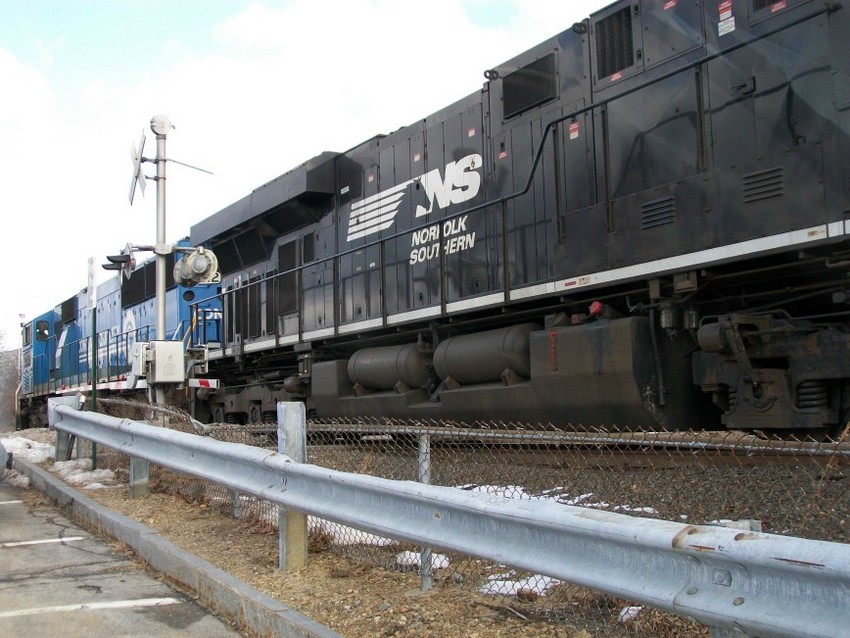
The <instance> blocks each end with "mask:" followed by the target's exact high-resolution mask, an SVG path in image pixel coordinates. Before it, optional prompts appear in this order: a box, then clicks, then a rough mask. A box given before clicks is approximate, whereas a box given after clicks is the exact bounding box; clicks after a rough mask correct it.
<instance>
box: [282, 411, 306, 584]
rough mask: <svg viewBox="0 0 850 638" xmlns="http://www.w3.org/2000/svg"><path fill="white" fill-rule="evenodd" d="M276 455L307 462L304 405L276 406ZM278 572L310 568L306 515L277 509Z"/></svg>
mask: <svg viewBox="0 0 850 638" xmlns="http://www.w3.org/2000/svg"><path fill="white" fill-rule="evenodd" d="M277 451H278V452H280V453H281V454H285V455H286V456H288V457H289V458H291V459H292V460H293V461H297V462H298V463H306V462H307V411H306V409H305V407H304V404H303V403H297V402H284V401H281V402H280V403H278V404H277ZM278 534H279V536H278V551H279V554H280V555H279V559H278V568H279V569H282V570H285V571H291V570H294V569H298V568H299V567H303V566H304V565H306V564H307V515H306V514H304V513H303V512H296V511H295V510H293V509H290V508H286V507H283V506H279V507H278Z"/></svg>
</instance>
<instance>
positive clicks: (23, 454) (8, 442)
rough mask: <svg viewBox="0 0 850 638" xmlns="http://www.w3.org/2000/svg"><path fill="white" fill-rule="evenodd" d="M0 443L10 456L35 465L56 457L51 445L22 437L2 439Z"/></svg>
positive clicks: (54, 449)
mask: <svg viewBox="0 0 850 638" xmlns="http://www.w3.org/2000/svg"><path fill="white" fill-rule="evenodd" d="M0 443H3V447H4V448H6V451H7V452H9V453H10V454H12V456H17V457H18V458H20V459H24V460H25V461H29V462H30V463H35V464H36V465H38V464H39V463H44V462H45V461H49V460H50V459H52V458H53V457H54V456H56V448H55V447H53V446H52V445H48V444H47V443H39V442H38V441H33V440H31V439H25V438H24V437H22V436H13V437H9V438H3V439H0Z"/></svg>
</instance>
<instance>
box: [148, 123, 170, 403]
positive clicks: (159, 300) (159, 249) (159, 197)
mask: <svg viewBox="0 0 850 638" xmlns="http://www.w3.org/2000/svg"><path fill="white" fill-rule="evenodd" d="M172 128H174V127H173V126H172V124H171V120H169V119H168V118H167V117H166V116H165V115H154V116H153V117H152V118H151V130H152V131H153V132H154V134H155V135H156V160H155V161H156V245H155V246H154V253H156V338H157V339H158V340H160V341H162V340H164V339H165V281H166V272H165V269H166V268H167V267H168V260H167V257H168V255H169V254H170V253H171V250H172V249H171V246H169V245H168V244H166V243H165V162H166V159H165V158H166V155H165V137H166V135H167V134H168V131H169V130H171V129H172ZM156 402H157V403H158V404H160V405H162V404H164V403H165V390H164V389H163V387H162V386H161V385H157V386H156Z"/></svg>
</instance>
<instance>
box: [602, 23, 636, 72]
mask: <svg viewBox="0 0 850 638" xmlns="http://www.w3.org/2000/svg"><path fill="white" fill-rule="evenodd" d="M634 63H635V51H634V43H633V39H632V9H631V7H626V8H624V9H621V10H620V11H617V12H616V13H612V14H611V15H610V16H608V17H607V18H604V19H602V20H600V21H599V22H598V23H597V24H596V72H597V75H598V77H599V78H600V79H601V78H604V77H607V76H611V75H614V74H615V73H617V72H618V71H622V70H623V69H625V68H627V67H630V66H632V65H633V64H634Z"/></svg>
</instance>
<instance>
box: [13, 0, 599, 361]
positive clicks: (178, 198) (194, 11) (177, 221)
mask: <svg viewBox="0 0 850 638" xmlns="http://www.w3.org/2000/svg"><path fill="white" fill-rule="evenodd" d="M606 4H608V2H605V1H603V0H569V1H568V0H525V1H520V0H516V1H515V0H419V1H409V0H408V1H402V0H396V1H390V0H289V1H286V2H284V1H271V0H270V1H267V2H246V1H242V0H144V1H143V0H132V1H131V0H4V1H3V2H2V5H0V7H1V8H2V12H0V78H2V87H3V88H2V99H0V211H2V215H3V217H2V218H3V220H4V228H5V233H4V239H5V241H4V242H3V248H2V250H0V272H2V273H3V274H4V277H5V280H6V282H8V285H7V286H6V291H7V292H6V293H5V294H4V295H3V297H4V298H3V301H2V303H0V331H3V332H4V333H5V338H4V340H3V346H4V347H5V348H14V347H18V345H19V344H20V335H19V327H18V326H19V323H20V319H19V315H21V314H23V315H24V317H25V320H31V319H32V318H33V317H35V316H37V315H39V314H41V313H43V312H45V311H47V310H49V309H51V308H52V307H53V306H54V305H57V304H58V303H60V302H61V301H63V300H65V299H67V298H69V297H71V296H72V295H74V294H76V293H77V292H79V291H80V290H81V289H83V288H85V286H86V281H87V271H88V259H89V257H95V263H96V264H98V271H99V272H98V275H97V276H98V281H102V280H103V279H105V278H106V277H108V276H109V273H107V272H106V271H103V270H101V269H100V268H99V264H100V263H102V262H103V261H105V255H106V254H115V253H117V252H119V251H120V249H121V247H122V246H124V245H125V244H127V243H128V242H130V243H134V244H152V243H154V242H155V240H156V195H155V184H154V182H148V189H147V190H146V194H145V197H141V196H140V195H139V194H138V193H137V196H136V199H135V203H134V205H133V206H132V207H131V206H130V203H129V201H128V194H129V189H130V173H131V163H130V146H131V143H134V142H135V143H138V140H139V137H140V135H141V133H142V132H143V131H144V132H145V134H146V136H147V146H146V152H145V155H146V156H151V157H152V156H153V155H154V154H155V153H154V151H155V148H156V145H155V139H154V137H153V134H152V133H151V131H150V125H149V122H150V119H151V117H152V116H154V115H157V114H164V115H167V116H168V117H169V118H170V119H171V121H172V123H173V124H174V126H175V129H174V130H173V131H171V133H170V134H169V135H168V142H167V155H168V157H170V158H173V159H175V160H179V161H182V162H186V163H189V164H193V165H196V166H200V167H202V168H205V169H207V170H210V171H213V173H214V175H212V176H210V175H206V174H204V173H201V172H197V171H193V170H191V169H189V168H184V167H182V166H178V165H176V164H169V165H168V182H167V183H168V187H167V227H166V234H167V240H168V241H169V242H171V241H175V240H177V239H180V238H182V237H185V236H188V234H189V228H190V226H191V225H192V224H194V223H197V222H198V221H200V220H201V219H203V218H205V217H207V216H208V215H211V214H213V213H215V212H216V211H218V210H220V209H222V208H224V207H225V206H227V205H228V204H230V203H232V202H234V201H236V200H237V199H239V198H241V197H243V196H245V195H247V194H248V193H249V192H250V191H251V190H253V189H254V188H256V187H258V186H260V185H261V184H263V183H265V182H267V181H269V180H271V179H273V178H274V177H277V176H278V175H280V174H281V173H284V172H286V171H287V170H289V169H291V168H293V167H294V166H296V165H298V164H300V163H301V162H303V161H306V160H307V159H309V158H311V157H313V156H315V155H317V154H319V153H320V152H322V151H325V150H330V151H345V150H347V149H349V148H351V147H352V146H354V145H356V144H358V143H359V142H361V141H363V140H366V139H368V138H370V137H372V136H374V135H376V134H378V133H389V132H391V131H393V130H395V129H397V128H399V127H401V126H405V125H407V124H410V123H412V122H414V121H416V120H418V119H421V118H423V117H425V116H427V115H428V114H430V113H432V112H434V111H436V110H438V109H440V108H441V107H443V106H446V105H448V104H449V103H451V102H454V101H455V100H457V99H459V98H461V97H463V96H465V95H467V94H469V93H472V92H474V91H476V90H478V89H479V88H480V87H481V85H482V83H483V82H484V78H483V71H484V70H485V69H488V68H491V67H494V66H497V65H499V64H500V63H502V62H504V61H506V60H507V59H509V58H512V57H513V56H514V55H516V54H518V53H520V52H522V51H524V50H525V49H527V48H530V47H531V46H533V45H534V44H537V43H538V42H540V41H541V40H544V39H545V38H548V37H550V36H552V35H555V34H556V33H558V32H560V31H562V30H564V29H566V28H568V27H569V26H570V25H572V24H573V23H574V22H576V21H577V20H580V19H582V18H584V17H586V16H587V15H589V14H590V13H591V12H593V11H596V10H597V9H599V8H601V7H602V6H605V5H606ZM146 166H147V172H148V174H153V173H154V172H155V169H154V167H153V165H151V164H148V165H146Z"/></svg>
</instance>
